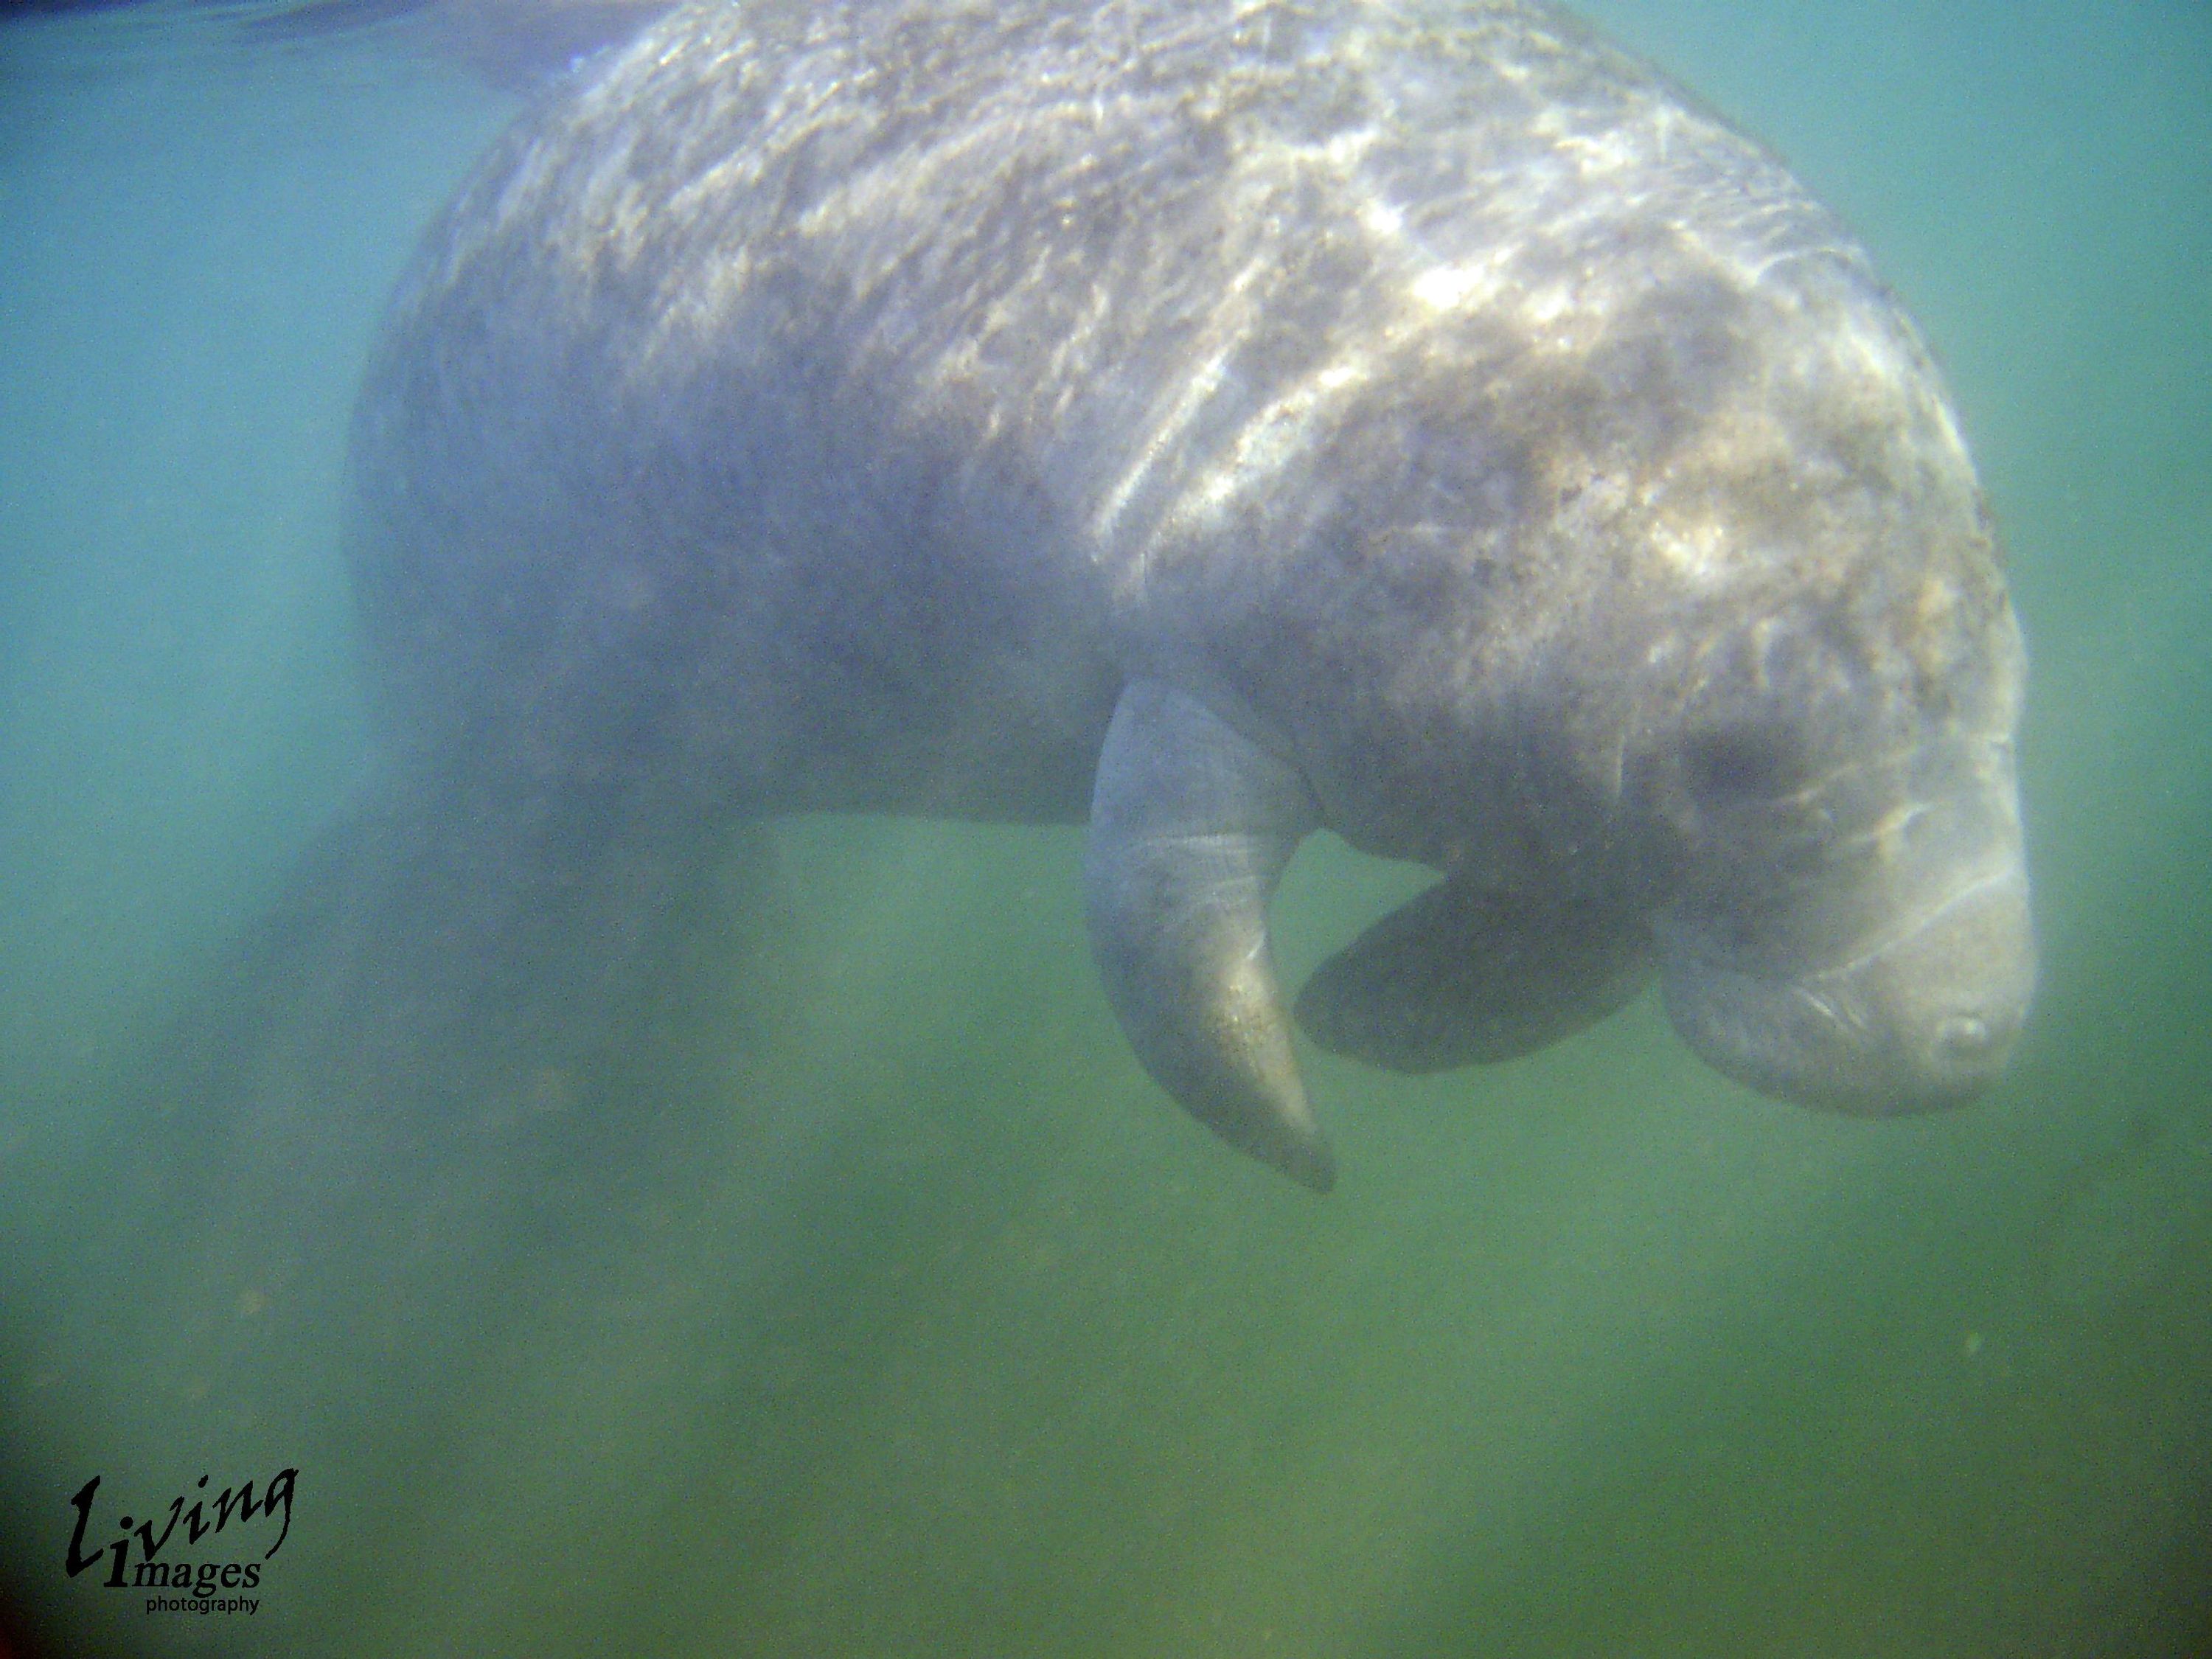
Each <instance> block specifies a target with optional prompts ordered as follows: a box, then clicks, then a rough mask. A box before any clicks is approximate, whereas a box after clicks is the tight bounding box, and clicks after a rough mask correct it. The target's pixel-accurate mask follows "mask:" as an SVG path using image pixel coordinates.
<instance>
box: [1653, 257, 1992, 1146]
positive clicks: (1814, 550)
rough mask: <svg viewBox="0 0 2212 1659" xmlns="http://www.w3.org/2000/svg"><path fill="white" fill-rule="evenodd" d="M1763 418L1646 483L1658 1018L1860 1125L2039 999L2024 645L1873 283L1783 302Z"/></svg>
mask: <svg viewBox="0 0 2212 1659" xmlns="http://www.w3.org/2000/svg"><path fill="white" fill-rule="evenodd" d="M1790 298H1792V299H1794V300H1796V301H1797V302H1798V304H1799V305H1800V307H1803V308H1809V309H1810V310H1811V311H1812V312H1813V313H1814V317H1815V318H1816V319H1817V321H1818V327H1817V328H1812V327H1802V326H1801V327H1798V328H1795V329H1784V328H1780V327H1778V328H1776V329H1775V330H1773V331H1771V339H1772V340H1773V341H1774V342H1776V344H1775V345H1774V346H1773V347H1772V348H1771V349H1770V350H1769V352H1768V353H1767V354H1766V357H1767V360H1766V361H1765V362H1764V363H1763V365H1762V372H1760V373H1759V374H1758V376H1757V377H1756V380H1755V384H1756V386H1757V387H1758V389H1759V401H1760V404H1761V405H1762V408H1761V410H1760V412H1759V414H1758V415H1757V416H1756V417H1755V418H1747V417H1746V416H1744V414H1743V413H1742V411H1738V413H1737V414H1735V415H1733V416H1732V415H1730V414H1729V413H1728V412H1726V411H1721V412H1718V413H1717V414H1716V416H1715V417H1714V418H1713V420H1712V421H1711V422H1710V423H1709V424H1708V425H1707V426H1706V427H1705V428H1704V429H1703V430H1702V431H1701V432H1700V434H1699V436H1698V437H1697V438H1696V439H1694V440H1693V441H1691V442H1690V443H1688V444H1687V445H1686V446H1685V447H1683V448H1682V449H1680V450H1679V451H1677V452H1676V453H1675V454H1674V458H1673V460H1672V462H1671V464H1670V465H1671V476H1670V477H1669V478H1668V481H1667V482H1666V483H1664V484H1663V485H1662V486H1661V487H1659V488H1657V489H1653V490H1651V491H1650V492H1649V504H1648V510H1647V512H1646V513H1644V514H1643V515H1640V519H1641V522H1640V526H1639V528H1640V531H1641V533H1642V534H1643V536H1644V538H1646V540H1645V551H1644V558H1643V559H1642V561H1641V562H1639V564H1638V572H1639V577H1638V580H1640V582H1641V584H1642V586H1643V590H1644V592H1645V593H1647V594H1648V595H1649V596H1650V597H1649V598H1648V599H1644V600H1641V601H1638V602H1637V603H1636V605H1632V608H1638V607H1640V610H1641V614H1642V615H1643V616H1644V619H1645V622H1646V623H1647V624H1648V625H1649V626H1650V629H1651V632H1650V635H1648V637H1649V638H1650V639H1651V640H1652V641H1654V645H1653V647H1651V648H1650V649H1649V650H1647V653H1646V660H1647V662H1648V664H1649V665H1650V671H1651V672H1652V674H1653V676H1654V678H1653V679H1652V680H1651V681H1648V682H1646V684H1645V688H1644V697H1645V701H1644V705H1643V708H1642V711H1641V714H1640V716H1639V720H1638V728H1637V729H1636V730H1635V731H1634V732H1632V734H1631V735H1630V736H1629V738H1627V741H1626V754H1627V757H1628V768H1627V770H1628V771H1629V772H1630V773H1631V774H1632V779H1631V781H1630V782H1629V785H1628V787H1630V788H1632V790H1633V791H1634V792H1635V793H1636V796H1637V799H1638V805H1639V806H1640V808H1641V811H1640V813H1639V815H1638V816H1639V817H1641V819H1642V821H1643V822H1644V823H1646V824H1648V825H1649V826H1650V828H1651V829H1652V831H1653V833H1654V836H1655V841H1656V844H1657V846H1658V847H1659V848H1662V849H1663V850H1662V851H1661V852H1660V854H1658V857H1659V861H1660V862H1661V863H1662V865H1663V866H1664V867H1665V869H1666V871H1667V877H1666V880H1665V882H1664V891H1665V894H1666V896H1665V898H1664V901H1663V902H1662V903H1660V904H1659V905H1657V906H1656V908H1655V910H1654V912H1653V916H1652V937H1653V940H1654V944H1655V945H1656V954H1657V958H1658V963H1659V971H1660V979H1661V985H1662V993H1663V995H1664V999H1665V1003H1666V1007H1667V1012H1668V1017H1669V1018H1671V1019H1672V1021H1673V1023H1674V1026H1675V1028H1676V1030H1678V1031H1679V1032H1680V1034H1681V1036H1682V1037H1683V1038H1684V1040H1685V1041H1686V1042H1688V1043H1689V1044H1690V1046H1691V1047H1692V1048H1694V1049H1695V1050H1696V1051H1697V1052H1698V1053H1699V1054H1700V1055H1702V1056H1703V1057H1704V1058H1705V1060H1707V1061H1709V1062H1710V1063H1711V1064H1712V1065H1713V1066H1716V1067H1717V1068H1718V1069H1719V1070H1720V1071H1722V1072H1723V1073H1726V1074H1727V1075H1729V1076H1730V1077H1733V1078H1735V1079H1738V1080H1739V1081H1741V1082H1743V1083H1745V1084H1747V1085H1750V1086H1752V1087H1753V1088H1755V1089H1758V1090H1759V1091H1763V1092H1765V1093H1768V1094H1771V1095H1777V1096H1780V1097H1784V1098H1788V1099H1793V1100H1798V1101H1802V1102H1805V1103H1809V1104H1814V1105H1819V1106H1824V1107H1830V1108H1834V1109H1841V1110H1844V1111H1849V1112H1856V1113H1893V1112H1906V1111H1916V1110H1921V1109H1929V1108H1934V1107H1939V1106H1944V1105H1948V1104H1951V1103H1956V1102H1959V1101H1962V1100H1964V1099H1966V1098H1967V1097H1971V1096H1972V1095H1973V1094H1975V1093H1977V1092H1978V1091H1980V1090H1981V1089H1983V1088H1984V1086H1986V1085H1988V1084H1989V1083H1990V1081H1991V1080H1992V1079H1994V1078H1995V1077H1996V1074H1997V1073H1998V1071H1999V1070H2000V1068H2001V1067H2002V1066H2003V1064H2004V1061H2005V1059H2006V1056H2007V1054H2008V1052H2009V1050H2010V1049H2011V1048H2012V1046H2013V1042H2014V1039H2015V1036H2017V1034H2018V1033H2019V1030H2020V1029H2021V1021H2022V1019H2023V1018H2024V1016H2025V1014H2026V1012H2027V1005H2028V1000H2029V997H2030V994H2031V993H2032V990H2033V984H2034V980H2035V949H2034V944H2033V936H2032V933H2031V929H2030V925H2029V914H2028V883H2027V866H2026V862H2025V859H2024V856H2023V848H2022V842H2021V817H2020V808H2019V799H2018V790H2017V783H2016V780H2015V764H2014V738H2015V730H2016V727H2017V725H2018V722H2019V718H2020V713H2021V689H2022V679H2023V671H2024V661H2025V659H2024V655H2023V652H2022V648H2021V639H2020V634H2019V629H2018V628H2017V626H2016V624H2015V620H2014V617H2013V613H2012V611H2011V608H2010V605H2009V604H2008V600H2007V597H2006V593H2005V589H2004V586H2003V581H2002V574H2001V560H2000V556H1999V552H1998V548H1997V544H1996V538H1995V536H1994V533H1993V532H1992V529H1991V526H1990V521H1989V518H1988V515H1987V513H1986V511H1985V509H1984V506H1983V503H1982V499H1981V496H1980V493H1979V491H1978V487H1977V485H1976V483H1975V480H1974V477H1973V473H1972V468H1971V466H1970V465H1969V463H1968V461H1967V459H1966V453H1965V450H1964V448H1963V447H1962V445H1961V444H1960V441H1959V438H1958V435H1957V432H1956V429H1955V428H1954V424H1953V422H1952V420H1951V417H1950V416H1949V413H1948V408H1947V406H1946V404H1945V402H1944V398H1943V395H1942V391H1941V388H1940V386H1938V384H1937V383H1936V377H1935V374H1934V371H1933V369H1932V368H1931V367H1930V366H1929V362H1928V361H1927V358H1926V355H1925V353H1924V351H1923V350H1922V349H1921V348H1920V346H1919V344H1918V342H1917V338H1916V337H1914V336H1913V334H1912V332H1911V329H1910V326H1909V325H1906V324H1905V322H1904V320H1903V319H1902V318H1901V317H1899V316H1898V315H1897V314H1896V313H1895V311H1894V308H1893V307H1892V306H1891V305H1890V304H1889V303H1888V302H1887V298H1886V296H1884V295H1881V294H1879V293H1878V292H1875V291H1869V290H1864V289H1857V290H1856V291H1854V288H1853V285H1843V291H1842V292H1840V293H1831V294H1829V295H1820V293H1819V292H1818V291H1817V290H1815V292H1814V296H1813V301H1814V303H1812V304H1811V305H1810V306H1809V307H1805V300H1804V296H1803V295H1802V294H1801V295H1794V296H1790Z"/></svg>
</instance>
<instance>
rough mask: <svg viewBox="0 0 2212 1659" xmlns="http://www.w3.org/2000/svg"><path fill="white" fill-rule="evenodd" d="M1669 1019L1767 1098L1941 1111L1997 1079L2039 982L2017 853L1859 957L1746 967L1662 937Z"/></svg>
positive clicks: (1718, 1064) (1867, 1110)
mask: <svg viewBox="0 0 2212 1659" xmlns="http://www.w3.org/2000/svg"><path fill="white" fill-rule="evenodd" d="M1659 939H1660V974H1661V987H1662V995H1663V997H1664V999H1665V1001H1666V1006H1667V1014H1668V1018H1669V1019H1671V1020H1672V1021H1673V1022H1674V1029H1675V1030H1677V1031H1678V1032H1680V1034H1681V1036H1682V1039H1683V1041H1684V1042H1687V1043H1688V1044H1689V1045H1690V1047H1691V1048H1693V1049H1694V1050H1696V1052H1697V1053H1698V1054H1699V1056H1700V1057H1702V1058H1703V1059H1704V1060H1705V1061H1706V1062H1707V1063H1708V1064H1710V1065H1711V1066H1713V1067H1714V1068H1715V1069H1716V1070H1717V1071H1719V1072H1721V1073H1724V1074H1725V1075H1727V1076H1729V1077H1731V1078H1734V1079H1736V1080H1737V1081H1738V1082H1740V1083H1742V1084H1745V1085H1748V1086H1749V1087H1751V1088H1753V1089H1756V1090H1758V1091H1760V1092H1761V1093H1763V1094H1769V1095H1774V1096H1778V1097H1781V1098H1784V1099H1786V1100H1794V1101H1798V1102H1801V1103H1804V1104H1806V1105H1810V1106H1820V1107H1826V1108H1828V1109H1831V1110H1835V1111H1842V1112H1849V1113H1853V1114H1857V1115H1870V1116H1871V1115H1897V1114H1903V1113H1907V1112H1922V1111H1932V1110H1935V1109H1938V1108H1941V1107H1945V1106H1953V1105H1957V1104H1959V1103H1962V1102H1965V1101H1966V1100H1970V1099H1972V1097H1974V1096H1976V1095H1978V1094H1979V1093H1980V1092H1981V1091H1983V1090H1984V1089H1986V1088H1987V1087H1988V1086H1989V1085H1990V1084H1991V1083H1993V1082H1995V1081H1996V1078H1997V1076H1998V1074H1999V1073H2001V1072H2002V1070H2003V1069H2004V1066H2005V1062H2006V1060H2007V1059H2008V1056H2009V1055H2010V1054H2011V1051H2012V1047H2013V1042H2014V1040H2015V1038H2016V1037H2017V1036H2019V1034H2020V1029H2021V1024H2022V1023H2023V1021H2024V1020H2025V1019H2026V1018H2027V1006H2028V1002H2029V1000H2030V999H2031V997H2032V996H2033V993H2034V988H2035V941H2034V937H2033V932H2032V930H2031V927H2030V924H2029V917H2028V896H2027V870H2026V866H2025V864H2024V863H2023V861H2022V860H2021V858H2020V857H2019V856H2018V854H2017V853H2016V852H2015V853H2013V854H2010V855H2009V856H2007V857H2006V858H2004V859H2003V860H2002V861H2001V862H1999V863H1998V864H1997V865H1996V866H1995V867H1994V868H1988V869H1984V870H1981V871H1978V872H1974V873H1972V874H1971V875H1969V876H1967V877H1966V878H1963V879H1961V880H1960V882H1959V883H1958V884H1956V885H1954V887H1952V888H1951V889H1950V890H1948V891H1947V892H1945V893H1943V894H1942V895H1941V896H1939V897H1938V898H1937V899H1936V901H1935V902H1933V903H1932V904H1930V905H1929V906H1927V907H1926V908H1923V909H1922V910H1921V911H1919V912H1918V913H1917V914H1916V915H1912V916H1910V917H1908V918H1906V919H1905V921H1904V923H1903V925H1902V927H1901V930H1899V931H1894V932H1893V933H1891V934H1890V936H1889V937H1887V939H1884V940H1883V941H1881V943H1880V944H1878V945H1876V946H1875V948H1873V949H1872V950H1869V951H1867V952H1866V953H1865V954H1863V955H1862V956H1860V957H1857V958H1856V959H1855V960H1852V961H1850V962H1847V963H1843V964H1841V965H1838V966H1834V967H1823V968H1818V969H1812V970H1808V971H1806V972H1803V973H1801V974H1797V975H1773V974H1771V973H1765V972H1753V971H1747V970H1745V969H1740V968H1735V967H1731V966H1729V964H1727V963H1723V962H1722V961H1719V960H1717V959H1714V958H1712V957H1707V956H1705V955H1702V954H1700V952H1699V950H1698V948H1697V945H1696V944H1695V942H1694V936H1693V935H1692V936H1688V937H1686V936H1684V935H1683V934H1681V933H1678V932H1675V931H1674V930H1670V929H1668V928H1665V927H1662V929H1661V930H1660V934H1659Z"/></svg>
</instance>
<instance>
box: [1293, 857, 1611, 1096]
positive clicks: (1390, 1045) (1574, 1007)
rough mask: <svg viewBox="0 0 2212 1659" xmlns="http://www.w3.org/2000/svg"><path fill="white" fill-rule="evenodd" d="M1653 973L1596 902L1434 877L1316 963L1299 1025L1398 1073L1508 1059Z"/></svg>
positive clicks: (1327, 1044) (1565, 1031)
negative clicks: (1529, 895) (1530, 895)
mask: <svg viewBox="0 0 2212 1659" xmlns="http://www.w3.org/2000/svg"><path fill="white" fill-rule="evenodd" d="M1650 975H1651V944H1650V938H1649V936H1648V934H1647V933H1646V932H1645V931H1644V928H1643V927H1640V926H1637V925H1626V926H1625V925H1623V923H1622V921H1620V918H1619V917H1618V916H1617V915H1614V914H1613V912H1611V911H1609V910H1607V908H1604V907H1601V906H1599V905H1596V904H1575V903H1565V904H1562V903H1545V904H1529V903H1525V902H1517V901H1516V900H1514V899H1512V898H1510V897H1508V896H1504V895H1501V894H1498V893H1492V892H1486V891H1484V890H1481V889H1480V888H1476V887H1473V886H1469V885H1466V884H1462V883H1458V882H1453V881H1443V882H1439V883H1437V885H1435V886H1434V887H1431V888H1430V889H1429V890H1427V891H1426V892H1425V893H1423V894H1421V895H1420V896H1419V897H1417V898H1414V899H1413V900H1411V901H1410V902H1407V903H1406V904H1403V905H1401V906H1400V907H1399V908H1397V909H1395V910H1393V911H1392V912H1391V913H1390V914H1389V915H1387V916H1385V917H1383V920H1382V921H1378V922H1376V924H1375V925H1374V926H1373V927H1370V928H1369V929H1368V930H1367V931H1366V932H1365V933H1362V934H1361V935H1360V936H1359V937H1358V939H1355V940H1354V941H1352V944H1350V945H1346V947H1345V948H1344V949H1343V950H1341V951H1338V952H1337V953H1336V955H1334V956H1333V957H1330V958H1329V959H1328V961H1327V962H1324V963H1322V965H1321V966H1320V967H1319V968H1318V969H1316V970H1315V972H1314V975H1313V977H1312V978H1310V979H1309V980H1308V981H1306V983H1305V987H1304V989H1303V990H1302V991H1300V992H1299V993H1298V1000H1297V1018H1298V1024H1300V1025H1302V1026H1304V1028H1305V1030H1306V1034H1307V1035H1308V1036H1310V1037H1312V1038H1313V1040H1314V1041H1315V1042H1318V1043H1320V1044H1321V1046H1322V1048H1327V1049H1329V1050H1331V1051H1332V1052H1334V1053H1336V1054H1344V1055H1346V1056H1348V1057H1350V1058H1352V1059H1354V1060H1365V1061H1367V1062H1368V1063H1369V1064H1370V1065H1373V1066H1388V1067H1389V1068H1390V1069H1391V1070H1392V1071H1396V1072H1441V1071H1445V1070H1448V1069H1449V1068H1450V1067H1453V1066H1471V1065H1474V1064H1477V1063H1478V1062H1485V1061H1489V1060H1510V1059H1512V1058H1514V1057H1515V1056H1516V1055H1518V1054H1530V1053H1533V1052H1534V1051H1535V1050H1536V1049H1538V1048H1545V1047H1547V1046H1548V1045H1550V1044H1552V1043H1554V1042H1559V1040H1560V1039H1561V1038H1562V1037H1566V1036H1573V1035H1574V1034H1575V1033H1576V1032H1577V1031H1579V1030H1582V1029H1583V1027H1584V1026H1586V1025H1591V1024H1595V1023H1596V1022H1597V1021H1599V1020H1601V1019H1602V1018H1605V1017H1606V1016H1607V1014H1609V1013H1611V1012H1613V1011H1614V1010H1615V1009H1617V1008H1619V1007H1620V1006H1622V1005H1623V1004H1625V1003H1626V1002H1627V1001H1628V1000H1630V999H1631V998H1632V997H1633V996H1635V994H1637V992H1638V991H1639V990H1641V989H1642V988H1643V986H1644V981H1646V980H1647V979H1649V978H1650Z"/></svg>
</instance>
